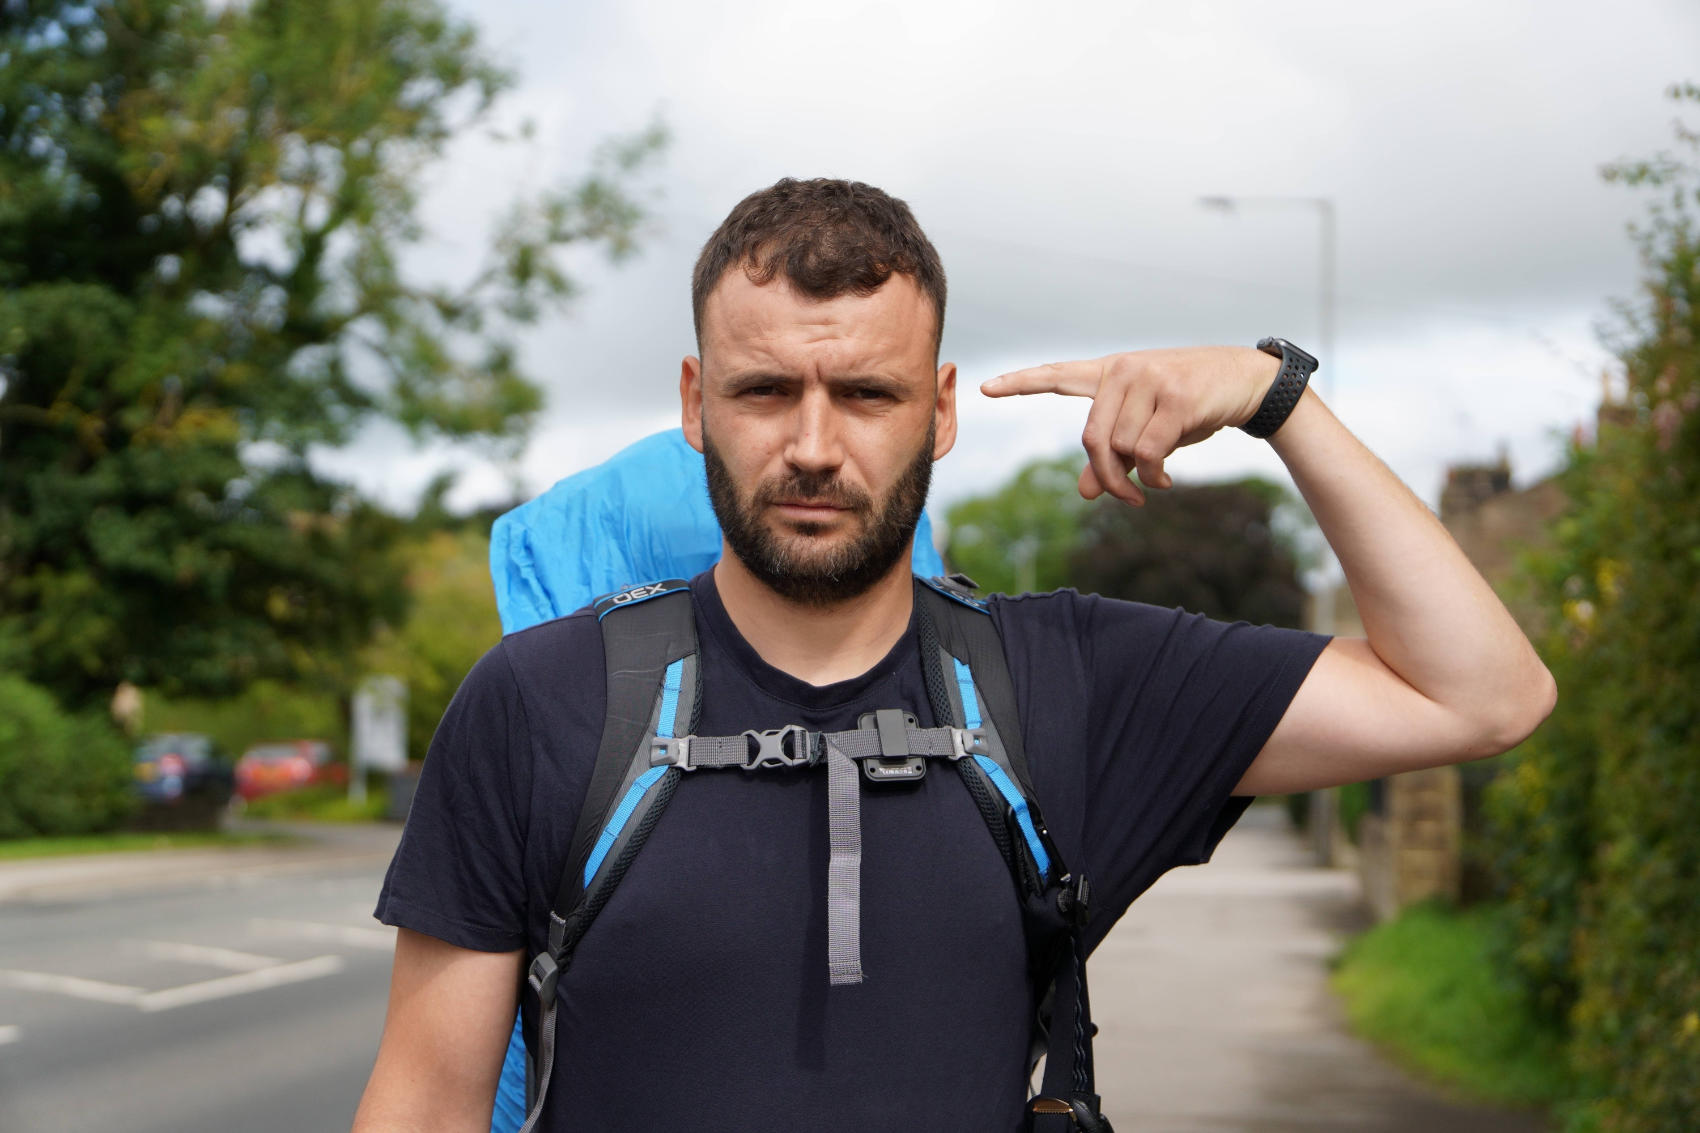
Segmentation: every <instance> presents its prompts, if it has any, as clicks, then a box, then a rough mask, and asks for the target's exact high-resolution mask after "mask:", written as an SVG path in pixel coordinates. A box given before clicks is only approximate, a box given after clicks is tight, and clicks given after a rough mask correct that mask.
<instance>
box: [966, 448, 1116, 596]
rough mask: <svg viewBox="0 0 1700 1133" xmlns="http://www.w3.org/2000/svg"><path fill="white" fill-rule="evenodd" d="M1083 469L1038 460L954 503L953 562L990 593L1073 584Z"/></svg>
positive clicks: (1064, 461) (1068, 461)
mask: <svg viewBox="0 0 1700 1133" xmlns="http://www.w3.org/2000/svg"><path fill="white" fill-rule="evenodd" d="M1079 475H1080V472H1079V469H1078V468H1077V467H1075V464H1074V460H1073V458H1072V457H1066V456H1065V457H1057V458H1055V459H1052V460H1035V461H1032V462H1030V463H1028V464H1026V465H1024V466H1023V467H1022V468H1021V469H1020V470H1019V471H1017V472H1016V474H1015V475H1014V476H1012V477H1011V478H1010V480H1009V483H1007V484H1005V485H1004V486H1003V487H1001V488H999V489H997V490H996V491H995V492H992V493H990V494H989V495H984V496H974V497H972V498H970V499H966V500H962V501H961V502H959V503H956V504H954V505H952V506H951V509H950V511H949V512H948V513H947V517H948V522H949V529H950V530H949V536H950V545H949V547H948V548H947V556H946V557H947V558H948V559H949V560H950V564H951V566H952V567H953V568H955V569H957V570H961V571H963V572H965V573H966V574H968V575H970V576H972V577H973V579H974V581H975V582H978V583H979V584H980V586H981V587H982V588H983V589H985V590H986V591H988V592H992V593H1003V594H1019V593H1021V592H1023V591H1028V590H1055V589H1057V588H1058V587H1061V586H1070V585H1072V584H1073V583H1072V581H1071V580H1070V579H1069V574H1068V553H1069V549H1070V548H1071V547H1072V546H1073V545H1074V539H1075V536H1076V534H1077V533H1078V529H1077V526H1076V525H1077V523H1078V520H1079V517H1080V516H1081V514H1082V513H1083V512H1084V511H1085V509H1086V506H1087V504H1086V501H1085V500H1083V499H1081V498H1080V494H1079V492H1077V491H1076V490H1075V481H1076V480H1077V479H1079Z"/></svg>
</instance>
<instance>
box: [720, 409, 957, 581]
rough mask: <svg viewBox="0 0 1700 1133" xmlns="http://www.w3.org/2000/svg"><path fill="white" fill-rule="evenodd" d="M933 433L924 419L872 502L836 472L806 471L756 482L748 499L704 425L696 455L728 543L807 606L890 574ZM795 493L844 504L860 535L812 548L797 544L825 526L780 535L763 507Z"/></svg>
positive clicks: (905, 543) (915, 513) (907, 532)
mask: <svg viewBox="0 0 1700 1133" xmlns="http://www.w3.org/2000/svg"><path fill="white" fill-rule="evenodd" d="M933 432H934V429H933V426H931V425H929V426H928V427H927V439H926V442H925V443H924V444H922V445H921V448H920V450H919V451H918V452H917V453H916V454H915V458H914V459H913V460H911V461H910V462H909V467H908V468H906V469H904V472H903V475H902V476H900V477H899V478H898V480H897V483H896V484H894V485H892V488H891V491H890V492H888V493H887V494H886V497H885V499H883V500H881V501H880V502H879V505H878V507H877V508H876V507H875V505H874V501H873V499H872V497H870V496H869V495H868V494H867V493H866V492H864V491H862V490H861V489H859V488H852V487H851V486H849V485H848V484H844V483H841V482H840V481H839V480H838V477H837V475H836V474H835V473H827V474H820V473H808V472H794V473H793V474H792V475H790V476H789V477H786V478H785V479H783V480H776V481H768V482H766V483H763V484H760V485H758V486H757V487H756V490H755V496H754V498H753V499H752V500H750V501H749V503H747V504H746V503H745V502H744V501H743V500H741V499H739V497H738V488H737V485H736V484H734V483H733V482H732V474H731V473H730V472H729V471H728V470H727V468H726V462H725V461H723V460H721V459H720V454H719V453H718V452H717V451H715V448H714V444H713V442H712V441H710V440H709V438H708V433H707V431H706V430H705V431H704V433H703V438H702V456H703V463H704V464H705V465H706V466H707V468H708V498H709V502H710V503H712V504H713V505H714V515H715V518H716V519H718V520H719V521H720V530H721V532H722V534H724V535H725V536H726V543H727V545H728V546H730V547H731V548H732V553H733V554H734V555H736V556H738V561H739V562H741V563H743V564H744V566H745V568H746V569H748V570H749V572H750V573H751V574H753V575H755V576H756V578H758V579H759V580H761V582H762V583H763V584H764V585H765V586H767V588H768V589H770V590H772V591H773V592H774V593H775V594H778V595H779V596H780V597H781V598H785V599H787V600H789V601H792V602H796V603H798V604H799V605H805V606H832V605H836V604H837V603H839V602H846V601H849V600H850V599H852V598H856V597H860V596H861V595H862V594H865V593H867V591H868V590H869V589H870V588H871V587H872V586H873V585H874V583H876V582H878V581H879V580H880V579H882V578H884V577H885V576H886V575H887V574H889V573H891V568H892V567H893V566H894V565H896V563H897V561H898V559H899V558H900V557H901V556H902V555H903V553H904V551H905V550H907V549H908V547H909V543H910V540H911V539H913V538H914V536H915V525H916V524H917V523H919V522H920V520H921V509H922V508H924V507H925V506H926V503H927V489H928V488H929V487H930V486H931V484H932V479H933ZM798 498H801V499H807V500H819V501H822V502H825V503H830V504H831V505H832V506H834V507H841V508H847V509H849V510H850V511H852V512H854V513H855V514H856V515H858V516H860V517H861V518H862V520H863V525H862V533H861V535H860V536H858V537H857V538H856V539H854V540H853V541H852V542H850V543H849V544H848V545H845V546H842V547H837V548H834V549H832V550H829V551H824V552H820V553H816V554H810V553H809V552H808V551H807V550H806V549H799V548H798V547H797V546H796V544H797V543H802V542H806V541H808V540H809V539H810V537H811V536H815V535H819V534H821V532H822V531H823V530H824V528H822V527H821V526H820V525H818V524H812V523H801V524H795V525H793V529H794V530H795V531H796V535H795V536H794V537H792V539H790V540H782V539H781V538H779V537H778V536H776V535H775V534H774V533H773V531H772V530H771V529H769V528H768V526H767V525H766V524H764V523H762V521H761V513H762V511H763V510H765V509H766V508H767V507H768V506H769V505H771V504H773V503H776V502H778V501H779V500H783V499H798Z"/></svg>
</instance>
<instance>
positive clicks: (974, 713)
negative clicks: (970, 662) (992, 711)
mask: <svg viewBox="0 0 1700 1133" xmlns="http://www.w3.org/2000/svg"><path fill="white" fill-rule="evenodd" d="M951 660H952V661H953V662H955V664H956V687H957V689H958V690H960V691H961V693H962V722H963V723H964V724H966V725H967V726H968V727H970V728H978V727H979V726H980V698H979V697H977V696H975V695H974V674H972V673H970V672H969V671H968V666H967V665H965V664H963V663H962V661H961V659H960V658H957V657H952V658H951Z"/></svg>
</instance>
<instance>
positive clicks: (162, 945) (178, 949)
mask: <svg viewBox="0 0 1700 1133" xmlns="http://www.w3.org/2000/svg"><path fill="white" fill-rule="evenodd" d="M124 947H125V948H126V950H128V951H131V952H139V953H141V954H142V955H144V956H147V957H148V958H149V959H153V960H179V961H181V962H183V963H185V964H207V965H210V966H212V967H214V968H223V969H225V970H226V971H231V972H254V971H258V970H260V969H261V968H270V967H272V966H273V965H276V964H281V963H283V961H282V960H280V959H278V958H277V957H276V956H256V955H255V954H254V953H252V952H238V951H236V950H235V949H234V948H212V947H209V946H208V945H205V944H179V943H177V942H175V941H170V940H126V941H125V942H124Z"/></svg>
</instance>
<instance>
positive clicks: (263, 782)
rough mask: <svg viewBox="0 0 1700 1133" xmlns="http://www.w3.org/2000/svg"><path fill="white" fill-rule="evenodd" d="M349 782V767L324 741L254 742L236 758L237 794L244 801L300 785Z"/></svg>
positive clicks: (293, 789)
mask: <svg viewBox="0 0 1700 1133" xmlns="http://www.w3.org/2000/svg"><path fill="white" fill-rule="evenodd" d="M325 785H329V786H340V787H346V786H347V785H348V766H347V765H346V764H343V763H338V762H337V760H336V753H335V752H333V751H332V750H331V745H330V744H328V743H325V742H324V741H323V740H282V741H279V742H277V743H265V744H255V745H254V746H253V747H251V748H249V749H248V750H247V751H245V752H243V753H242V758H241V759H238V760H237V761H236V793H237V795H239V796H240V797H241V798H243V799H244V800H252V799H257V798H259V797H260V796H262V795H270V794H275V793H276V792H278V791H298V790H300V789H301V788H303V787H317V786H325Z"/></svg>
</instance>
